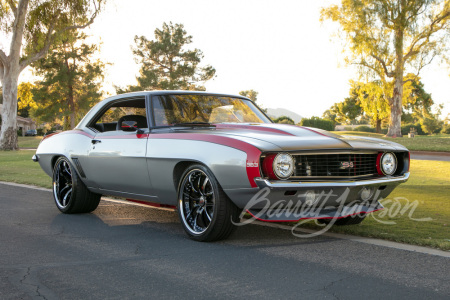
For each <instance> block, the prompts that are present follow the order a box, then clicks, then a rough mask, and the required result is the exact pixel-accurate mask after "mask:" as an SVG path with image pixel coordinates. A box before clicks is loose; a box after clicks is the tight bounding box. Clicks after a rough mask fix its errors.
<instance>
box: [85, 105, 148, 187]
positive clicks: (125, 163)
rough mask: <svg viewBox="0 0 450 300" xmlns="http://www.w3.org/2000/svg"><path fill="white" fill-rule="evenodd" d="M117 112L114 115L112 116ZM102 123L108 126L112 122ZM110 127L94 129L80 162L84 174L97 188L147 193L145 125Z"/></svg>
mask: <svg viewBox="0 0 450 300" xmlns="http://www.w3.org/2000/svg"><path fill="white" fill-rule="evenodd" d="M134 101H135V100H134ZM142 101H144V100H143V99H142ZM115 105H127V104H126V103H122V104H121V103H119V104H115ZM141 105H142V104H139V106H141ZM131 108H132V107H131ZM127 109H130V107H127ZM141 111H144V113H143V114H145V111H146V110H145V108H144V109H143V110H141ZM120 116H121V115H117V116H116V118H119V117H120ZM100 120H101V118H100ZM98 124H103V123H101V122H99V123H98ZM104 124H109V125H108V126H110V127H111V124H114V122H112V123H106V122H105V123H104ZM97 127H101V126H97ZM103 127H105V126H103ZM112 129H113V128H108V129H107V130H106V131H104V132H98V133H96V135H95V136H94V138H93V139H92V141H91V146H90V149H89V151H88V154H87V157H86V160H85V163H84V164H83V168H84V171H85V173H86V175H87V177H88V178H89V179H90V180H91V181H93V182H95V183H96V185H97V186H98V188H100V189H101V190H105V191H114V192H120V193H127V194H138V195H150V194H151V185H150V179H149V175H148V170H147V163H146V152H147V139H148V132H149V131H148V128H140V129H141V130H140V131H139V132H138V131H124V130H120V129H118V128H116V130H112Z"/></svg>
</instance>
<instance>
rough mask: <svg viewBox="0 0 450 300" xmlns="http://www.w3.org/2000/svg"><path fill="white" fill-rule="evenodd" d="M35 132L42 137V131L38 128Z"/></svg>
mask: <svg viewBox="0 0 450 300" xmlns="http://www.w3.org/2000/svg"><path fill="white" fill-rule="evenodd" d="M36 130H37V135H44V129H42V128H38V129H36Z"/></svg>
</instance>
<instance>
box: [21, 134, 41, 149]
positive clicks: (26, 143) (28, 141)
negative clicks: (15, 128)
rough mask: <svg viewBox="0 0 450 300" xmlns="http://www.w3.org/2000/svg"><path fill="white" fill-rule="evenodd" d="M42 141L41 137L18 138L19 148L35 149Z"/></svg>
mask: <svg viewBox="0 0 450 300" xmlns="http://www.w3.org/2000/svg"><path fill="white" fill-rule="evenodd" d="M41 140H42V136H19V148H34V149H36V148H37V146H38V145H39V143H40V142H41Z"/></svg>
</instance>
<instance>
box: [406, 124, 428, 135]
mask: <svg viewBox="0 0 450 300" xmlns="http://www.w3.org/2000/svg"><path fill="white" fill-rule="evenodd" d="M411 128H414V129H415V130H416V132H417V134H424V132H423V130H422V127H421V126H420V124H419V123H417V124H405V125H402V135H408V133H410V132H411Z"/></svg>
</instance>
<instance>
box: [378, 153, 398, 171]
mask: <svg viewBox="0 0 450 300" xmlns="http://www.w3.org/2000/svg"><path fill="white" fill-rule="evenodd" d="M395 170H397V158H396V157H395V155H394V153H389V152H388V153H385V154H383V156H381V171H383V173H384V175H392V174H394V172H395Z"/></svg>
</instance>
